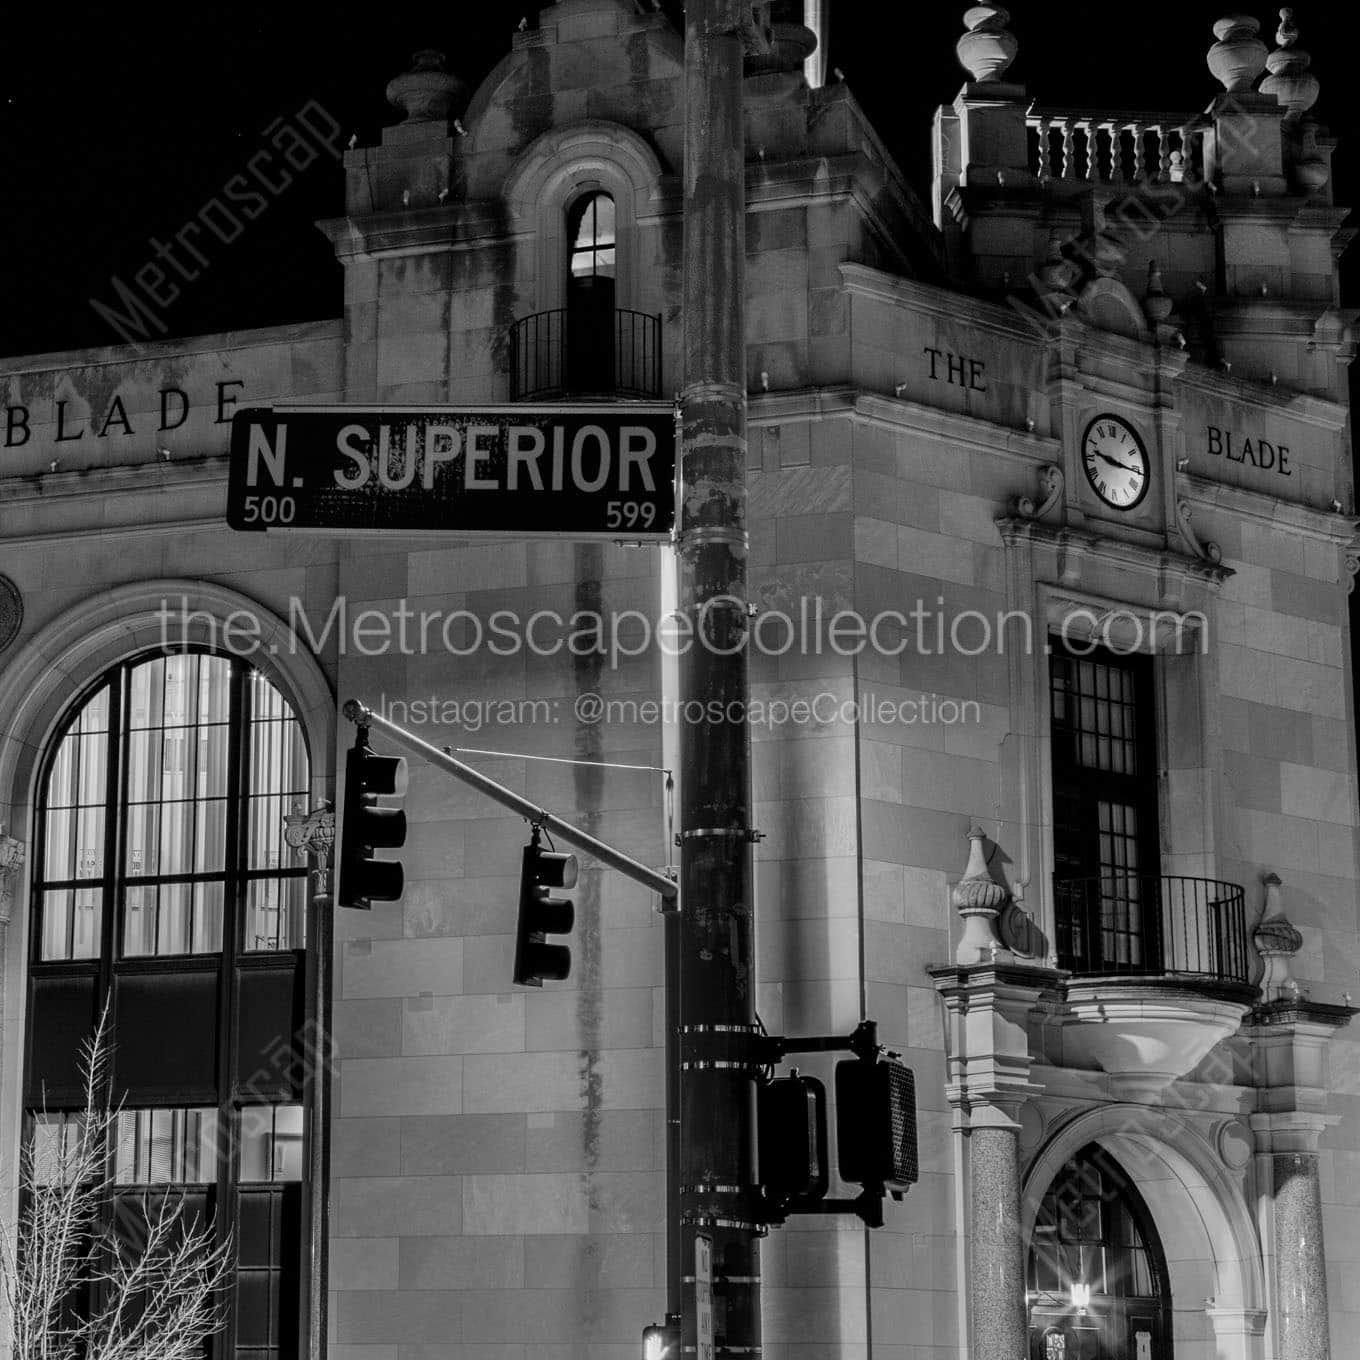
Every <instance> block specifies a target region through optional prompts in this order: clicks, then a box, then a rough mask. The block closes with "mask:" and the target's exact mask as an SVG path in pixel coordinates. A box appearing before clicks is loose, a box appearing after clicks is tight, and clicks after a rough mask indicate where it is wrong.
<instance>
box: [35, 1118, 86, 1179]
mask: <svg viewBox="0 0 1360 1360" xmlns="http://www.w3.org/2000/svg"><path fill="white" fill-rule="evenodd" d="M84 1118H85V1116H84V1115H83V1114H80V1113H78V1112H74V1111H72V1112H68V1113H61V1114H38V1115H35V1116H34V1117H33V1183H34V1184H35V1185H66V1184H69V1183H70V1181H71V1180H72V1179H73V1177H74V1175H75V1169H74V1165H73V1159H74V1158H75V1156H76V1153H77V1150H78V1149H77V1144H78V1142H79V1140H80V1129H81V1125H82V1123H83V1121H84Z"/></svg>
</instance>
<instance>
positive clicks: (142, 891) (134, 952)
mask: <svg viewBox="0 0 1360 1360" xmlns="http://www.w3.org/2000/svg"><path fill="white" fill-rule="evenodd" d="M159 896H160V890H159V889H158V888H157V887H155V885H154V884H148V885H146V886H144V887H143V886H138V887H129V888H128V890H127V894H126V896H125V898H124V900H123V954H124V956H125V957H127V958H138V957H142V956H145V955H148V954H154V953H155V952H156V903H157V901H158V899H159Z"/></svg>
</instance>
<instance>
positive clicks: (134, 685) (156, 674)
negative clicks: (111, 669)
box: [128, 657, 165, 731]
mask: <svg viewBox="0 0 1360 1360" xmlns="http://www.w3.org/2000/svg"><path fill="white" fill-rule="evenodd" d="M164 690H165V661H164V658H162V657H156V658H154V659H153V660H151V661H147V662H144V663H143V664H142V665H140V666H137V667H135V668H134V670H133V672H132V675H131V677H130V678H129V685H128V701H129V702H128V721H129V725H130V727H131V728H132V730H133V731H139V730H141V729H142V728H145V727H159V726H160V725H161V722H162V716H161V715H162V711H163V710H162V705H161V699H162V695H163V693H164Z"/></svg>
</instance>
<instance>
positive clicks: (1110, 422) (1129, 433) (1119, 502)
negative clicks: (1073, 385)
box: [1081, 416, 1148, 510]
mask: <svg viewBox="0 0 1360 1360" xmlns="http://www.w3.org/2000/svg"><path fill="white" fill-rule="evenodd" d="M1081 465H1082V467H1084V468H1085V469H1086V480H1087V481H1089V482H1090V483H1091V489H1092V490H1093V491H1094V492H1095V493H1096V495H1097V496H1099V497H1100V499H1101V500H1103V501H1104V502H1105V504H1106V505H1111V506H1113V507H1114V508H1115V509H1116V510H1132V509H1133V507H1134V506H1135V505H1137V504H1138V502H1139V501H1141V500H1142V499H1143V497H1144V496H1145V495H1146V494H1147V489H1148V456H1147V450H1146V449H1145V448H1144V447H1143V441H1142V440H1141V439H1139V437H1138V432H1137V431H1136V430H1135V429H1134V428H1133V426H1132V425H1130V424H1129V423H1128V421H1126V420H1121V419H1120V417H1119V416H1097V417H1096V418H1095V419H1094V420H1093V421H1092V422H1091V423H1090V424H1089V425H1088V426H1087V427H1086V434H1085V435H1084V436H1083V437H1082V441H1081Z"/></svg>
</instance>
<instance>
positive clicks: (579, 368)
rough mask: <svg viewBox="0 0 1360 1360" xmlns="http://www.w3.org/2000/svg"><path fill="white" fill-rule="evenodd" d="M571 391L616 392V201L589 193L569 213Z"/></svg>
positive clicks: (568, 297) (568, 379)
mask: <svg viewBox="0 0 1360 1360" xmlns="http://www.w3.org/2000/svg"><path fill="white" fill-rule="evenodd" d="M567 240H568V242H569V245H568V261H567V263H568V271H567V338H566V347H567V352H566V360H567V363H566V370H567V387H568V390H570V391H572V392H601V393H608V392H612V391H613V389H614V387H615V373H614V341H615V337H614V329H615V316H614V273H615V261H616V248H615V240H614V200H613V199H612V198H610V197H609V195H608V194H599V193H596V194H588V195H587V196H586V197H584V198H581V199H578V200H577V201H576V203H575V204H573V205H572V207H571V209H570V211H569V212H568V214H567Z"/></svg>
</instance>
